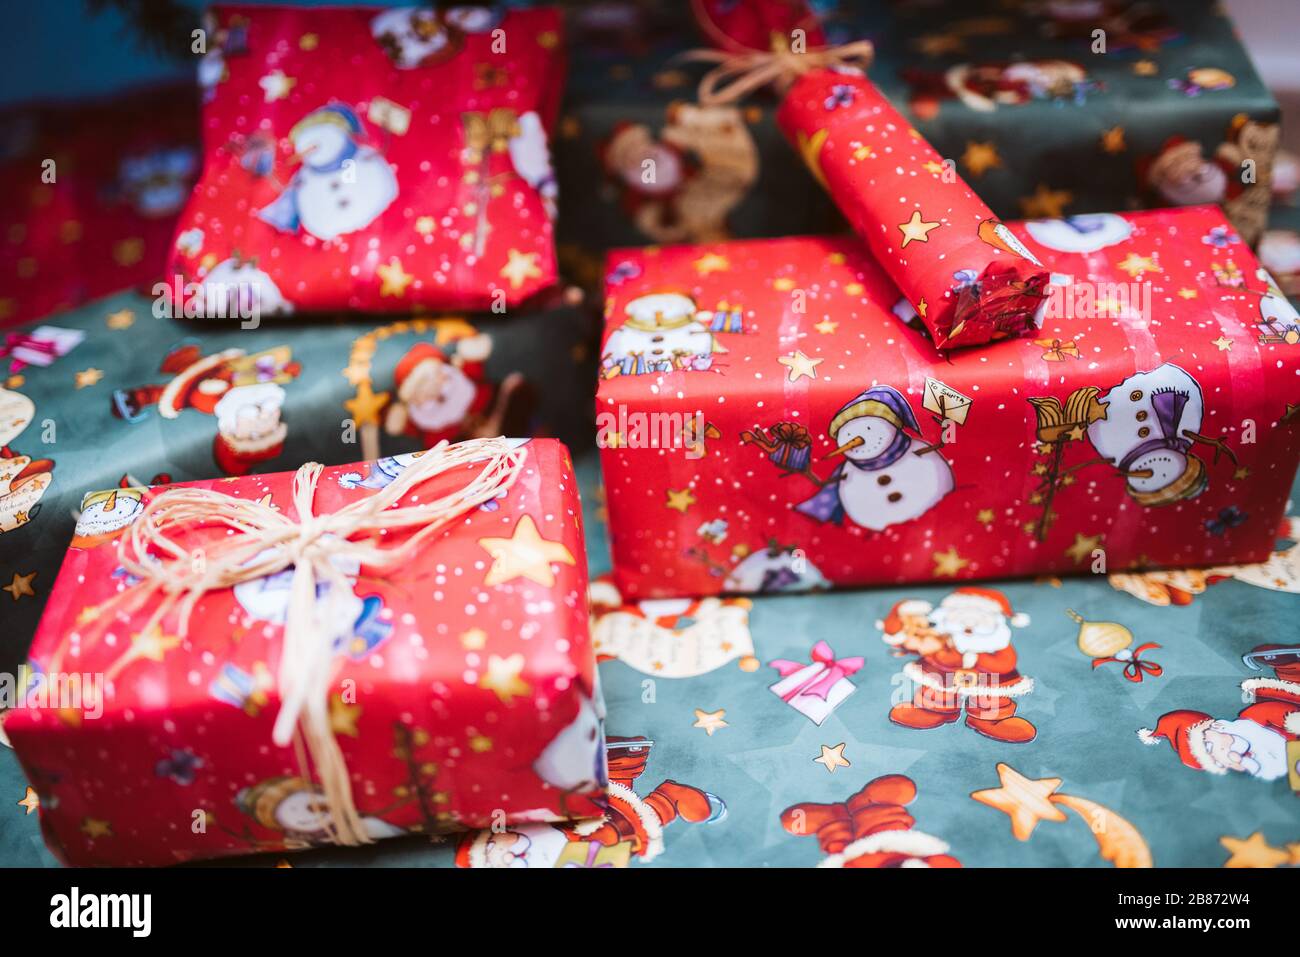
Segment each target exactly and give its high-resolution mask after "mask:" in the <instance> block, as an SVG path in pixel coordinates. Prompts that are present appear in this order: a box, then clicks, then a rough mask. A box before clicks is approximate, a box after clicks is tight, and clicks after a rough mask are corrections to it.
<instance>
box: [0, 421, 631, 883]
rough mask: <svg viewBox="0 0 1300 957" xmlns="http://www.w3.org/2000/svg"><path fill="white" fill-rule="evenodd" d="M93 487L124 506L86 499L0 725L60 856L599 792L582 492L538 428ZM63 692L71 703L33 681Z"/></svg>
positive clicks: (105, 854) (375, 824)
mask: <svg viewBox="0 0 1300 957" xmlns="http://www.w3.org/2000/svg"><path fill="white" fill-rule="evenodd" d="M128 492H129V493H130V494H127V493H128ZM116 497H117V500H118V501H127V502H128V503H129V506H130V507H127V508H122V509H118V508H117V507H116V506H114V507H113V508H111V509H101V510H100V511H99V512H98V513H97V517H96V519H95V528H94V532H95V534H94V535H93V536H89V535H88V536H87V537H86V538H84V539H79V540H78V541H79V542H80V543H78V542H74V544H73V547H72V548H71V549H70V550H69V552H68V554H67V558H66V560H65V562H64V565H63V569H62V571H61V572H60V575H59V578H58V581H57V582H56V583H55V585H54V590H53V595H52V597H51V599H50V602H49V605H48V607H47V609H46V613H45V616H44V618H43V620H42V622H41V627H40V629H39V631H38V633H37V636H36V639H35V642H34V644H33V646H32V650H31V666H30V667H29V668H28V669H26V670H25V672H24V675H25V677H26V678H27V684H26V687H25V692H26V699H25V705H26V706H25V707H21V708H16V709H14V710H13V711H11V712H10V714H9V716H8V720H7V721H6V726H5V730H6V733H7V734H8V735H9V738H10V740H11V741H12V743H13V747H14V749H15V751H16V752H17V754H18V757H19V760H20V761H21V762H22V764H23V766H24V768H25V770H26V772H27V774H28V776H29V778H30V780H32V781H33V782H36V783H37V786H38V787H40V789H41V790H40V793H41V797H42V800H41V815H42V827H43V830H44V832H45V835H46V839H47V843H48V844H49V846H50V848H51V850H52V851H53V852H54V853H55V854H56V855H57V856H59V857H60V858H61V859H62V860H64V861H66V862H68V863H71V864H99V865H104V864H116V865H122V864H167V863H174V862H177V861H186V860H194V859H200V858H209V857H218V856H226V855H231V854H247V853H254V852H258V851H283V850H292V849H296V848H304V847H309V846H313V845H317V844H325V843H330V844H340V845H357V844H366V843H370V842H372V841H374V840H377V839H380V838H384V837H391V836H396V835H400V834H406V833H413V832H415V833H424V834H434V833H438V832H441V831H446V830H454V829H457V828H474V827H490V826H494V822H500V821H505V822H515V823H521V824H522V823H538V822H545V821H565V820H569V819H571V818H583V817H596V816H599V815H600V814H601V813H602V810H603V798H604V788H605V784H606V772H605V746H604V740H603V733H602V718H603V705H602V703H601V699H600V694H599V691H598V690H597V687H596V681H595V661H594V656H593V654H592V649H591V644H590V641H589V636H588V620H587V605H586V588H587V582H586V565H585V561H584V556H583V550H582V530H581V521H580V510H579V505H578V498H577V488H576V484H575V480H574V477H573V474H572V471H571V466H570V464H569V457H568V452H567V451H566V450H565V448H564V447H563V446H562V445H560V444H559V443H558V442H555V441H553V440H545V439H537V440H531V441H528V440H507V439H480V440H472V441H468V442H463V443H460V444H457V445H448V444H446V443H443V444H441V445H438V446H436V447H434V448H432V449H429V450H426V451H423V452H416V453H411V454H407V455H402V456H398V457H396V458H394V459H388V460H383V461H380V462H373V463H363V464H361V465H359V466H351V467H348V466H336V467H332V468H324V467H322V466H320V465H316V464H314V463H312V464H308V465H305V466H303V467H302V468H300V469H299V470H298V471H297V472H283V473H277V474H272V475H264V476H256V477H247V478H243V479H238V480H234V481H228V482H222V481H204V482H191V483H186V484H182V485H173V486H158V487H154V488H148V489H143V488H136V489H131V490H122V492H121V494H119V495H117V496H116ZM87 511H89V508H88V509H87ZM87 531H88V532H89V531H90V529H89V528H88V529H87ZM68 682H71V683H72V685H69V684H68ZM70 686H75V687H76V688H77V690H78V692H79V700H77V701H71V700H69V699H67V697H66V696H65V695H62V694H60V695H57V696H56V695H55V694H54V693H53V692H54V691H55V690H56V689H60V688H63V689H67V688H68V687H70Z"/></svg>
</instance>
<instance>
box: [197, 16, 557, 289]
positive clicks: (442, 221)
mask: <svg viewBox="0 0 1300 957" xmlns="http://www.w3.org/2000/svg"><path fill="white" fill-rule="evenodd" d="M563 72H564V61H563V53H562V39H561V22H560V16H559V13H558V12H557V11H556V10H554V9H550V8H538V9H535V10H511V11H508V12H506V11H500V10H489V9H487V8H481V9H479V8H458V9H455V10H451V11H448V12H446V13H441V14H440V13H436V12H434V11H432V10H424V9H420V8H416V7H399V8H393V9H389V10H382V9H376V8H352V7H335V8H326V9H306V8H295V7H255V6H229V7H225V6H222V7H217V8H215V13H214V14H213V16H212V22H211V23H210V30H209V49H208V52H207V54H206V56H205V57H204V60H203V63H202V66H201V67H200V81H201V82H202V83H203V85H204V88H205V91H206V96H207V97H208V103H207V104H206V106H205V108H204V112H203V138H204V164H203V174H202V176H201V178H200V180H199V183H198V184H197V186H196V187H195V189H194V193H193V196H192V198H191V200H190V203H189V205H188V207H187V208H186V210H185V213H184V214H183V215H182V217H181V220H180V223H179V224H178V226H177V235H176V244H175V257H174V272H175V273H176V274H178V275H180V276H182V277H184V280H185V282H186V283H195V284H202V285H203V286H204V287H205V289H208V288H211V287H213V286H217V285H218V284H220V285H221V286H223V287H226V288H229V287H231V286H237V285H238V284H244V286H245V287H246V288H249V289H256V294H257V295H258V296H259V297H260V303H259V309H260V311H261V312H262V313H265V314H274V313H288V312H301V311H310V310H328V309H342V308H349V309H363V310H368V311H379V312H386V311H409V310H410V309H411V308H412V307H413V306H424V307H430V308H457V309H460V308H466V309H468V308H474V309H486V308H492V307H499V306H501V305H503V304H505V305H511V304H514V303H517V302H520V301H522V300H524V299H526V298H528V297H529V296H531V295H532V294H534V293H536V292H538V291H540V290H542V289H545V288H547V287H548V286H550V285H553V284H554V282H555V280H556V267H555V249H554V242H553V237H552V224H551V220H552V218H553V216H554V212H555V208H554V207H555V199H556V196H555V180H554V176H553V175H552V172H551V163H550V152H549V146H548V137H549V132H550V130H551V128H552V124H553V121H554V118H555V115H556V112H557V110H558V108H559V97H560V95H561V92H562V84H563ZM214 295H215V296H216V299H215V300H214V301H211V302H210V301H209V299H211V298H212V297H213V296H214ZM188 298H189V299H191V300H192V301H194V305H193V306H192V307H191V309H192V310H194V311H198V312H200V313H202V312H205V311H206V312H212V311H215V310H217V309H219V308H222V307H224V306H225V304H226V297H225V296H223V295H221V294H220V293H213V292H203V293H199V292H195V293H193V294H191V295H190V296H189V297H188ZM243 298H247V296H243V294H241V302H242V299H243ZM200 307H202V308H201V309H200Z"/></svg>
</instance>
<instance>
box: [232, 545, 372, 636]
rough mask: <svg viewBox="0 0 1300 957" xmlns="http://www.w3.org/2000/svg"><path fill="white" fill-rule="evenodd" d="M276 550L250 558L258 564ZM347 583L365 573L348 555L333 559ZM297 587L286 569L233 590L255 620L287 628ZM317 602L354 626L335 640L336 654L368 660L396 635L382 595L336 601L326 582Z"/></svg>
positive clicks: (319, 585) (352, 594)
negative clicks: (293, 589) (388, 619)
mask: <svg viewBox="0 0 1300 957" xmlns="http://www.w3.org/2000/svg"><path fill="white" fill-rule="evenodd" d="M273 553H274V551H273V549H267V550H266V551H263V552H259V553H258V554H257V555H255V556H253V558H252V559H250V561H251V562H258V561H261V560H262V559H264V558H266V557H267V556H268V555H271V554H273ZM330 561H331V563H332V564H333V565H334V567H335V568H337V569H338V570H339V571H340V572H341V573H342V574H343V575H344V576H345V577H346V578H347V580H348V581H349V582H350V583H352V584H354V585H355V583H356V579H357V575H358V574H359V573H360V571H361V566H360V564H358V563H357V561H356V559H354V558H350V557H348V556H345V555H335V556H334V557H333V558H331V559H330ZM292 587H293V566H292V565H290V566H289V567H288V568H283V569H281V570H280V571H278V572H276V573H275V574H273V575H264V576H262V577H261V578H254V579H252V580H250V581H245V582H240V583H239V584H237V585H235V587H234V588H233V589H232V590H233V592H234V595H235V600H236V601H237V602H239V605H240V607H241V608H243V609H244V611H245V612H247V613H248V615H249V616H250V617H252V618H255V619H257V620H259V621H265V622H270V623H271V624H273V625H283V624H284V622H285V618H286V617H287V615H288V612H289V593H290V590H291V589H292ZM316 603H317V606H318V608H319V607H321V606H325V607H326V608H327V610H328V614H329V616H330V618H331V620H337V621H349V622H351V623H352V624H351V627H350V628H348V627H344V628H343V629H341V630H340V633H339V635H338V636H337V637H336V639H335V649H334V650H335V652H336V653H338V654H344V655H347V656H348V657H349V658H351V659H352V660H353V661H360V660H362V659H364V658H365V657H366V656H367V655H368V654H370V652H372V651H374V650H375V649H376V648H378V647H379V646H380V645H381V644H383V642H384V641H385V640H387V638H388V636H389V635H390V634H392V631H393V626H392V624H391V623H390V622H388V621H385V620H384V617H383V612H384V602H383V599H382V598H380V597H379V596H378V595H366V596H364V597H363V596H361V595H358V594H356V593H355V592H351V591H349V592H347V593H346V594H343V595H340V596H338V597H337V599H335V596H333V595H331V594H330V585H329V584H328V583H326V582H317V584H316Z"/></svg>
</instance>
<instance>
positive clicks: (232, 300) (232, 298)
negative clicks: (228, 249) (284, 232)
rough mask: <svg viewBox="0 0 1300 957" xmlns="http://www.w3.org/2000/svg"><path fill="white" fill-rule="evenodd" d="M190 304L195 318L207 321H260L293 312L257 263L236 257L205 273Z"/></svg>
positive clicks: (273, 281) (291, 307)
mask: <svg viewBox="0 0 1300 957" xmlns="http://www.w3.org/2000/svg"><path fill="white" fill-rule="evenodd" d="M193 303H194V305H193V307H192V308H193V310H194V312H195V314H196V316H202V317H203V318H206V319H259V318H261V317H262V316H282V315H283V316H287V315H290V314H291V313H292V312H293V303H291V302H290V301H289V300H288V299H286V298H285V297H284V294H283V293H281V292H280V287H279V286H277V285H276V284H275V280H273V279H272V278H271V277H270V276H269V275H267V274H266V273H265V272H263V271H262V270H261V269H259V268H258V266H257V260H256V259H243V258H242V257H240V255H239V254H238V253H236V254H235V255H233V256H231V257H230V258H229V259H223V260H221V262H219V263H217V264H216V265H215V266H213V267H212V268H211V269H210V270H208V273H207V275H206V276H204V277H203V281H202V282H201V283H200V284H199V287H198V290H197V294H196V295H195V296H194V299H193ZM186 318H189V316H187V317H186Z"/></svg>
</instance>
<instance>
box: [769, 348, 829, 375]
mask: <svg viewBox="0 0 1300 957" xmlns="http://www.w3.org/2000/svg"><path fill="white" fill-rule="evenodd" d="M776 361H777V362H779V363H781V365H783V366H785V367H786V368H787V369H789V370H790V373H789V375H790V379H789V381H791V382H798V381H799V380H800V379H801V378H803V377H804V376H807V377H808V378H809V379H815V378H817V367H818V366H819V365H821V364H822V363H823V362H825V361H826V360H824V359H810V358H808V356H806V355H804V354H803V352H801V351H800V350H798V349H796V350H795V351H794V352H792V353H790V354H789V355H788V356H778V357H777V360H776Z"/></svg>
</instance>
